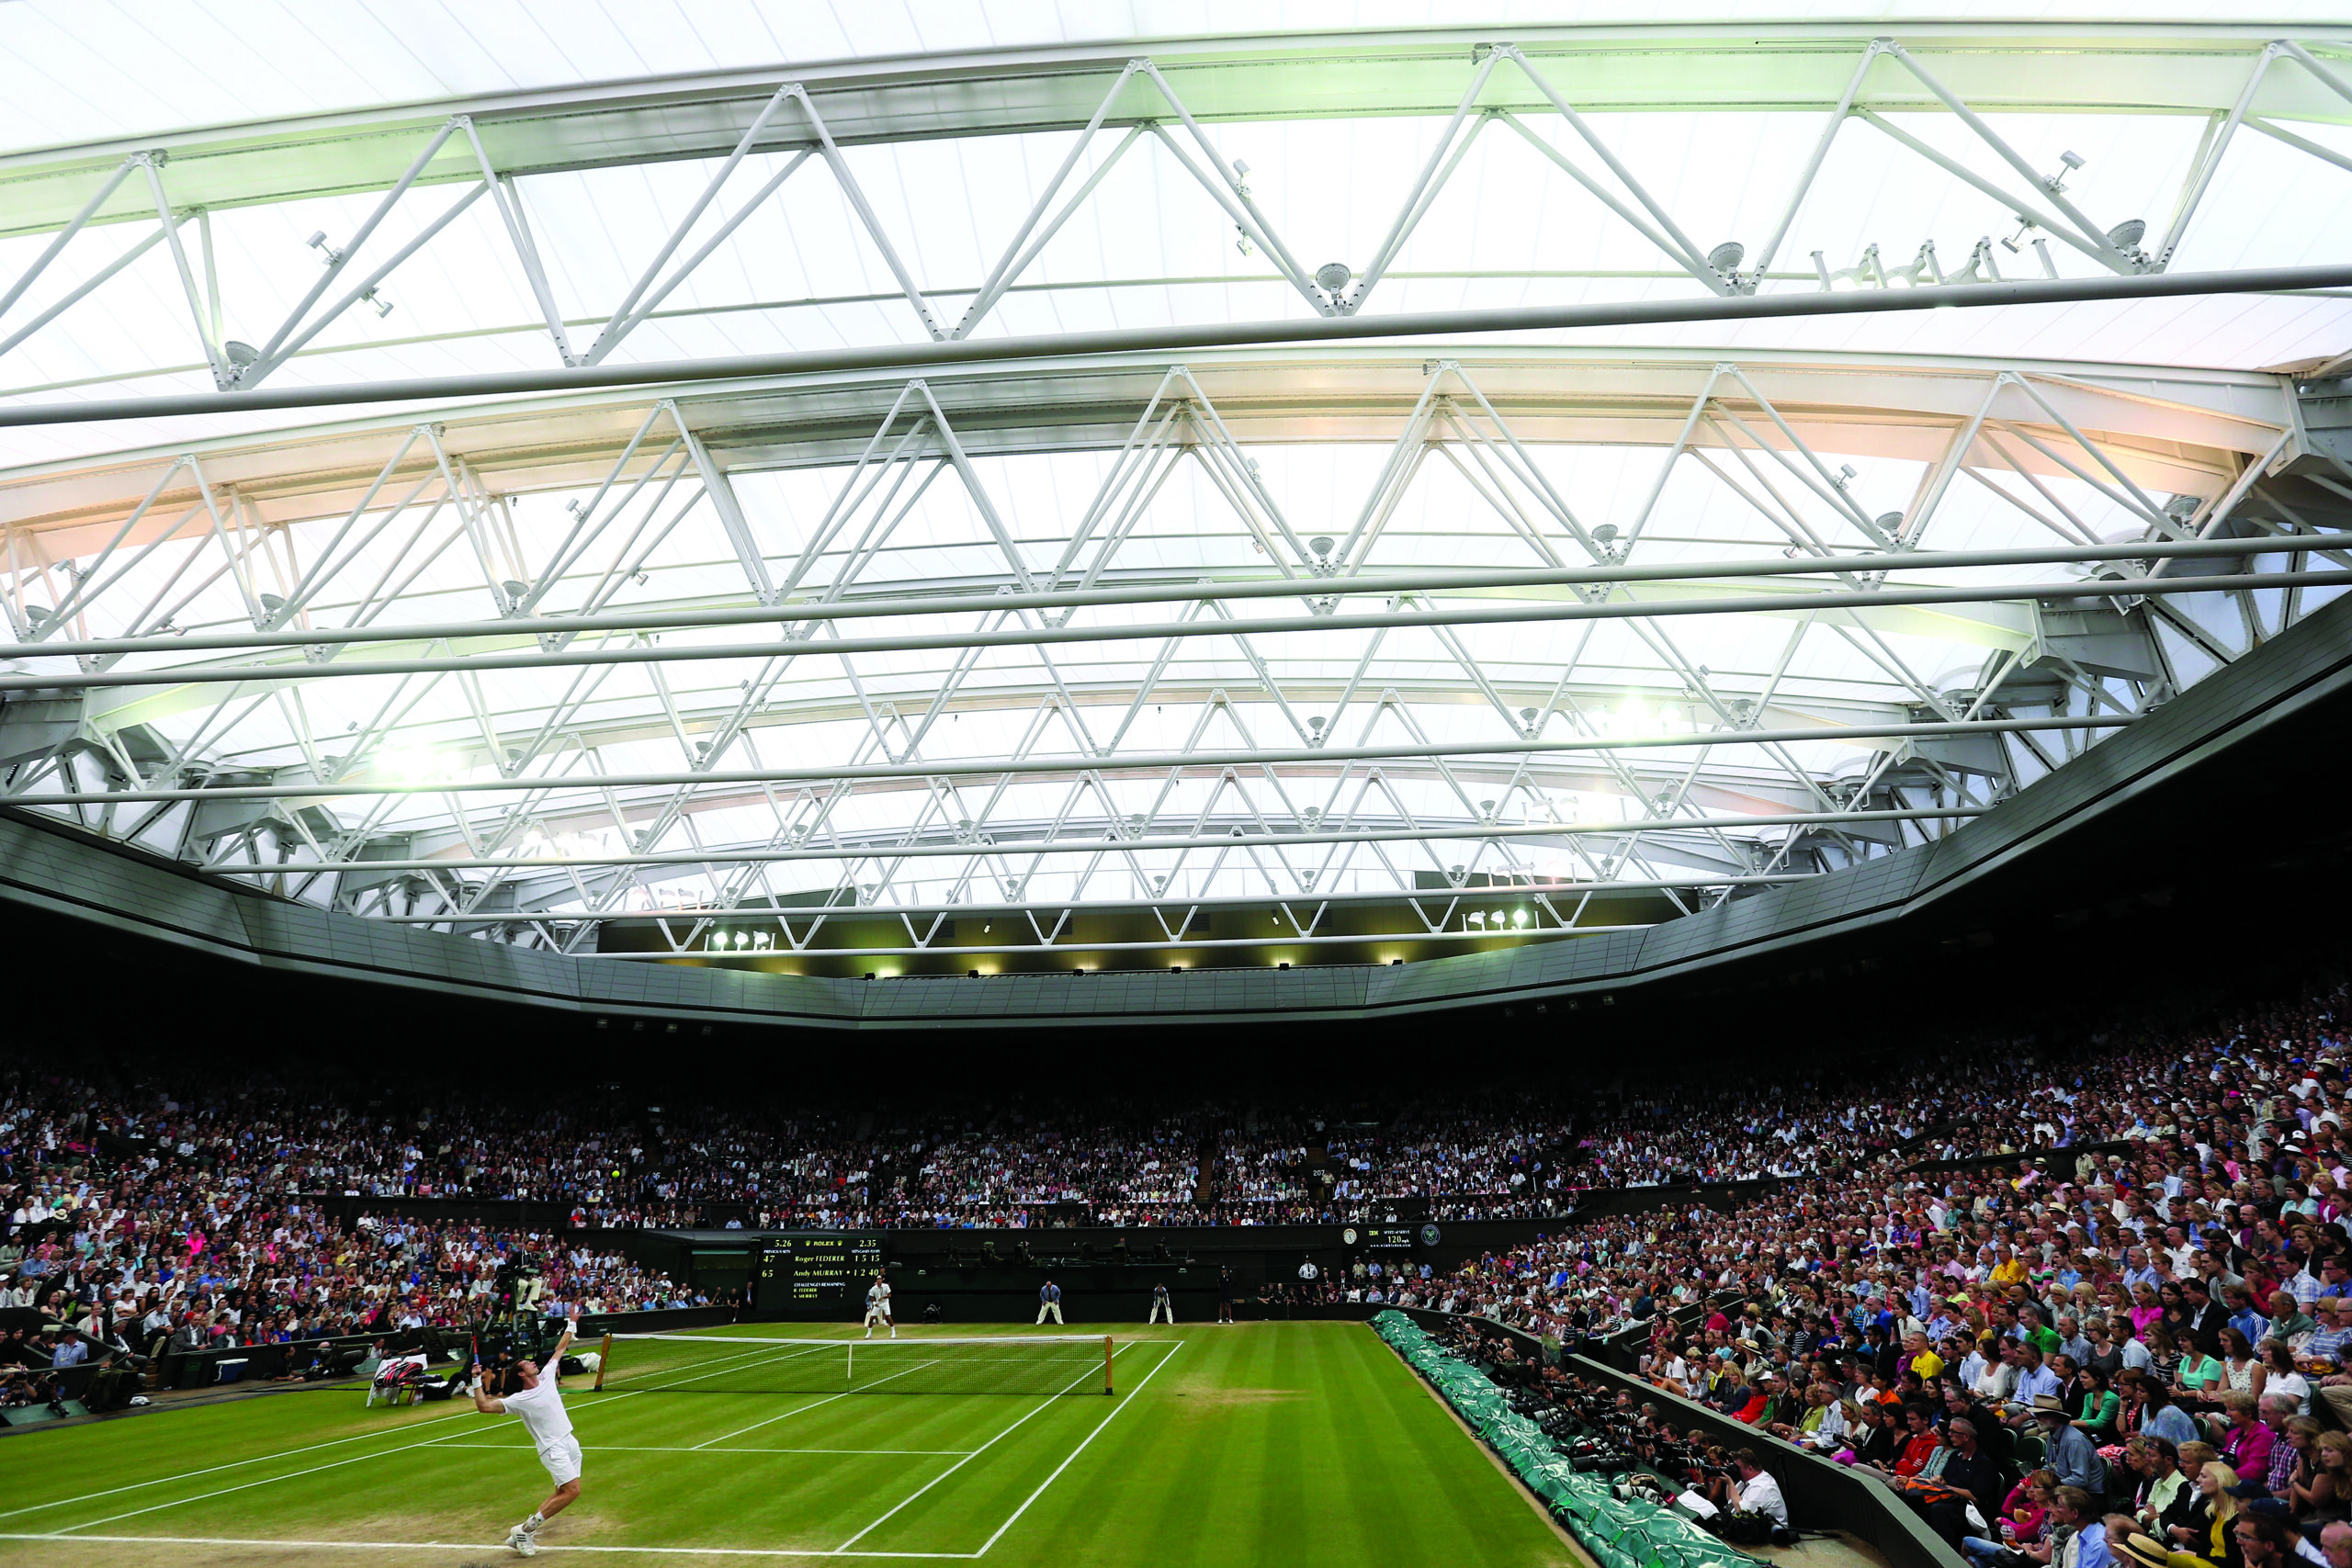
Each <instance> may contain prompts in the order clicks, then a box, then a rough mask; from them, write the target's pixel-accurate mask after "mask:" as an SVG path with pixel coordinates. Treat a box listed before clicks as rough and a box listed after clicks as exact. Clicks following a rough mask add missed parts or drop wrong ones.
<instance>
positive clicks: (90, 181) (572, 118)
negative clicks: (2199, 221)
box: [0, 21, 2352, 234]
mask: <svg viewBox="0 0 2352 1568" xmlns="http://www.w3.org/2000/svg"><path fill="white" fill-rule="evenodd" d="M2298 36H2301V37H2302V38H2304V39H2305V40H2306V41H2307V42H2308V43H2312V44H2315V45H2317V47H2318V48H2319V49H2321V50H2323V51H2326V52H2327V54H2329V55H2333V56H2337V57H2339V58H2340V55H2341V52H2342V51H2343V50H2344V49H2345V47H2346V46H2345V45H2343V44H2342V43H2330V42H2329V41H2327V40H2325V39H2324V37H2323V36H2322V35H2321V34H2320V33H2319V32H2318V31H2317V30H2316V29H2312V28H2309V27H2308V26H2296V25H2293V24H2276V25H2272V26H2268V27H2266V26H2263V25H2261V24H2259V23H2255V24H2205V25H2199V24H2186V23H2177V22H2168V23H2161V24H2147V25H2142V24H2131V23H2104V24H2102V23H2089V22H2054V23H2047V24H2035V23H2030V22H2010V21H2004V22H1988V23H1965V22H1932V23H1918V24H1907V25H1894V26H1888V25H1873V24H1870V23H1852V22H1829V23H1815V22H1769V21H1768V22H1753V23H1746V24H1739V23H1702V24H1657V25H1647V26H1639V27H1594V28H1586V27H1575V28H1569V27H1552V28H1545V27H1517V28H1476V29H1471V28H1428V29H1409V30H1390V31H1375V32H1332V33H1325V34H1306V35H1299V34H1289V35H1285V36H1283V37H1282V38H1279V39H1269V38H1265V37H1253V36H1248V35H1242V36H1228V37H1222V38H1213V37H1192V38H1172V39H1143V40H1136V41H1134V42H1127V43H1122V44H1116V45H1087V46H1077V47H1068V48H1058V49H1015V50H1001V51H966V52H962V53H952V54H928V55H922V56H916V57H909V58H901V59H875V60H861V61H848V62H810V63H809V64H806V65H796V66H789V67H786V66H776V67H771V68H766V69H762V70H756V71H739V72H725V73H695V74H688V75H679V76H673V77H663V78H646V79H639V80H634V81H622V82H612V83H597V84H587V85H580V86H575V87H567V88H561V89H556V90H548V91H537V92H526V93H512V94H501V95H492V96H478V97H470V98H449V99H443V100H438V101H435V102H429V103H416V104H409V105H401V106H393V107H386V108H382V109H371V110H362V111H356V112H352V113H347V114H337V115H322V116H308V117H301V118H289V119H284V120H277V121H273V122H265V123H262V124H250V123H247V124H238V123H234V122H231V123H227V124H222V125H218V126H213V127H208V128H200V129H196V130H185V131H177V132H171V133H165V134H160V135H154V136H142V137H136V138H127V139H122V140H119V141H107V142H101V143H82V144H64V145H59V146H54V147H50V148H42V149H38V150H31V151H27V152H17V153H14V154H10V155H8V156H6V157H5V158H0V212H5V213H6V214H7V215H8V217H7V219H6V220H5V221H0V234H9V233H19V234H20V233H39V232H44V231H50V230H54V229H58V228H61V227H62V226H64V225H66V224H67V223H69V222H71V221H72V220H74V216H75V214H76V213H78V212H80V211H81V210H82V209H84V207H85V204H86V203H87V202H88V200H89V198H90V196H91V192H92V189H93V186H95V185H96V183H97V182H98V181H99V180H101V179H103V178H104V177H105V175H107V172H108V171H110V170H111V169H113V168H114V167H115V166H116V165H117V164H119V163H120V161H121V160H122V159H123V158H125V157H126V156H129V155H131V154H135V153H140V152H148V151H150V150H162V151H164V152H166V153H167V154H168V157H169V165H170V168H171V171H172V174H171V199H172V202H173V204H174V205H175V207H183V208H185V207H210V208H220V207H232V206H241V205H249V204H254V203H260V202H270V201H285V200H295V199H300V198H305V197H322V196H335V195H345V194H351V193H355V192H362V191H375V190H382V189H384V188H386V187H389V186H391V185H393V184H394V183H395V182H396V181H398V180H399V179H400V178H401V175H402V174H403V172H404V171H406V170H407V169H408V168H409V167H410V165H411V164H412V162H413V160H414V159H415V157H416V155H417V153H418V152H419V150H420V148H421V147H422V146H423V144H424V141H425V140H426V139H427V138H429V137H430V136H431V135H432V134H433V133H434V132H435V130H438V129H439V128H440V127H441V126H443V125H444V124H446V123H447V121H448V120H449V118H451V117H453V116H464V117H469V118H470V119H471V121H472V122H473V126H474V129H475V130H476V132H477V133H478V134H479V135H480V137H481V143H482V148H483V151H484V152H486V154H487V155H488V157H489V160H490V162H491V163H492V165H493V166H494V167H495V168H497V169H498V170H499V172H500V173H502V174H505V175H533V174H548V173H555V172H559V171H564V170H573V169H583V168H597V167H611V166H615V165H626V164H644V163H656V162H666V161H672V160H677V159H687V158H715V157H720V156H723V155H725V154H726V153H727V152H729V151H730V150H731V149H732V148H733V147H734V146H735V145H736V144H737V143H738V142H739V141H741V138H742V137H743V134H744V132H745V131H746V130H750V129H751V128H752V124H753V122H754V121H755V120H756V119H757V118H759V116H760V113H761V111H762V109H763V107H765V106H766V104H767V102H768V100H769V99H770V98H771V97H772V96H773V95H774V94H775V90H776V87H777V85H778V84H779V83H781V82H786V81H790V82H797V83H800V84H802V85H805V86H806V88H807V89H808V91H809V96H810V97H811V98H812V99H813V100H814V101H815V102H816V103H818V104H819V105H820V106H821V112H822V114H823V117H824V120H825V122H826V125H827V127H828V128H829V130H830V131H831V136H832V139H833V140H834V141H836V142H840V143H851V144H854V143H860V142H871V141H910V140H929V139H935V138H941V137H953V136H987V135H1001V134H1007V133H1012V132H1019V131H1041V130H1075V129H1078V128H1080V127H1082V126H1084V125H1086V124H1087V123H1088V121H1089V119H1090V118H1091V117H1092V116H1093V115H1094V114H1095V112H1096V110H1097V108H1098V107H1099V106H1101V105H1102V103H1103V98H1104V96H1105V95H1106V94H1107V93H1108V92H1109V91H1110V90H1111V89H1112V87H1113V86H1114V85H1115V84H1117V83H1118V82H1119V80H1120V77H1121V73H1123V72H1124V71H1125V69H1126V67H1127V65H1128V63H1129V62H1131V61H1133V60H1135V59H1136V58H1138V57H1148V58H1149V59H1150V60H1151V61H1152V62H1153V63H1154V64H1155V65H1156V66H1157V67H1158V69H1159V73H1160V74H1161V75H1162V76H1164V77H1165V78H1166V79H1167V81H1168V83H1169V84H1170V86H1171V87H1172V88H1173V89H1174V91H1175V92H1176V93H1177V95H1178V96H1180V97H1181V98H1182V101H1183V104H1184V107H1185V108H1186V109H1188V110H1189V111H1190V113H1191V114H1192V115H1193V118H1197V119H1201V120H1204V121H1218V120H1237V119H1274V118H1281V119H1292V118H1366V117H1374V116H1388V115H1441V114H1447V113H1450V112H1452V111H1453V108H1454V107H1455V105H1456V103H1457V101H1458V99H1459V97H1460V95H1461V93H1462V91H1463V89H1464V86H1465V85H1467V84H1468V82H1469V80H1470V77H1471V76H1472V74H1473V73H1474V70H1475V66H1474V63H1473V58H1472V51H1474V50H1475V49H1477V48H1479V47H1480V46H1491V45H1494V44H1497V43H1511V44H1516V45H1517V46H1518V47H1519V48H1520V49H1521V51H1524V52H1525V54H1526V55H1527V56H1528V57H1529V58H1530V60H1531V61H1532V63H1533V64H1534V65H1535V66H1536V67H1537V68H1538V69H1540V70H1541V71H1542V72H1543V73H1544V75H1545V77H1546V78H1547V79H1549V80H1550V82H1551V83H1552V84H1553V85H1555V87H1556V88H1557V89H1558V90H1559V91H1561V92H1562V93H1563V94H1564V95H1565V96H1567V97H1568V98H1569V99H1570V100H1571V101H1572V102H1574V103H1575V104H1576V105H1577V107H1579V108H1580V109H1583V110H1585V111H1588V112H1596V111H1597V112H1610V111H1620V110H1631V111H1662V110H1677V109H1679V110H1717V109H1764V110H1781V111H1827V110H1830V109H1833V108H1835V107H1838V105H1839V103H1840V102H1841V101H1842V100H1843V98H1844V96H1845V95H1846V93H1847V90H1848V87H1849V83H1851V82H1852V81H1853V78H1854V75H1855V72H1856V67H1857V65H1858V64H1860V63H1861V62H1862V59H1863V52H1864V51H1866V50H1868V49H1869V48H1870V47H1871V42H1872V40H1873V39H1878V38H1882V37H1884V38H1892V39H1894V40H1896V41H1897V42H1899V43H1900V44H1901V45H1902V47H1903V48H1904V49H1905V51H1908V52H1909V53H1910V54H1911V55H1912V56H1913V57H1914V58H1916V59H1917V61H1918V62H1920V63H1921V64H1922V65H1923V66H1925V67H1926V68H1927V69H1928V70H1929V71H1931V72H1933V73H1935V75H1936V76H1937V77H1938V78H1939V80H1940V81H1941V82H1942V83H1943V84H1944V85H1946V86H1947V87H1948V88H1950V89H1951V91H1952V92H1953V93H1954V94H1956V95H1957V96H1959V97H1960V98H1962V100H1963V101H1965V102H1967V103H1968V104H1970V105H1972V106H1973V107H1976V108H1978V109H1980V110H1987V111H1993V112H2001V111H2006V110H2016V109H2030V110H2041V111H2052V110H2055V111H2066V110H2079V111H2088V112H2104V113H2127V114H2146V113H2157V114H2194V115H2204V114H2226V113H2228V112H2229V111H2230V110H2231V109H2232V108H2233V106H2234V105H2235V104H2236V103H2237V101H2238V98H2239V96H2240V95H2241V94H2242V92H2243V91H2244V89H2245V83H2246V78H2247V73H2248V71H2249V69H2250V68H2251V66H2252V64H2253V62H2255V61H2256V60H2257V59H2258V58H2260V57H2261V56H2262V53H2263V51H2264V50H2265V48H2266V47H2267V45H2268V44H2270V43H2271V42H2272V41H2273V40H2275V39H2280V38H2292V37H2298ZM2329 63H2331V64H2332V63H2334V62H2333V61H2330V62H2329ZM1121 97H1122V101H1121V102H1120V103H1119V104H1116V105H1114V106H1112V113H1111V115H1110V117H1109V118H1107V119H1106V121H1105V123H1109V124H1115V125H1125V124H1132V123H1135V122H1136V121H1137V120H1140V119H1143V118H1152V117H1155V116H1159V115H1164V114H1166V113H1168V108H1167V107H1166V104H1165V101H1164V99H1162V98H1161V97H1160V96H1159V95H1157V94H1155V93H1153V92H1151V91H1150V90H1149V89H1148V86H1147V85H1145V84H1143V83H1142V82H1140V81H1138V80H1136V79H1134V78H1130V79H1129V81H1128V83H1127V85H1126V87H1125V90H1124V91H1123V93H1122V95H1121ZM1482 102H1491V103H1493V104H1495V105H1497V106H1498V107H1508V108H1512V109H1526V110H1529V111H1532V112H1544V111H1547V110H1548V109H1549V108H1550V107H1551V106H1550V104H1549V102H1548V100H1547V99H1546V98H1545V97H1544V95H1543V94H1542V93H1541V92H1540V91H1538V90H1537V89H1536V88H1535V86H1534V85H1532V83H1530V82H1529V81H1527V80H1526V79H1525V78H1523V77H1521V76H1519V75H1517V74H1516V73H1500V72H1498V73H1495V75H1494V77H1493V79H1492V81H1491V82H1490V85H1489V96H1488V97H1487V98H1486V99H1483V100H1482ZM1856 102H1857V104H1858V105H1859V106H1860V107H1867V108H1870V109H1872V110H1875V111H1879V112H1894V113H1900V112H1908V111H1911V110H1930V111H1941V110H1942V109H1943V107H1944V106H1943V104H1942V103H1941V102H1940V101H1939V99H1938V98H1937V97H1936V96H1935V95H1934V94H1933V93H1932V92H1931V91H1930V90H1929V89H1928V87H1927V85H1925V84H1924V83H1923V82H1921V81H1920V80H1919V79H1918V78H1917V77H1916V76H1915V75H1913V74H1912V73H1908V72H1905V71H1903V70H1900V69H1899V68H1895V67H1894V66H1892V65H1891V64H1888V63H1881V64H1879V65H1877V66H1875V67H1873V69H1872V71H1871V74H1870V75H1869V77H1868V78H1867V79H1866V82H1865V84H1864V90H1863V91H1862V93H1861V94H1860V96H1858V98H1857V99H1856ZM2253 108H2254V112H2255V114H2256V115H2257V116H2260V117H2264V118H2285V119H2292V120H2317V121H2334V122H2336V123H2344V122H2346V121H2347V120H2352V104H2347V103H2346V102H2345V101H2344V100H2343V99H2342V98H2340V97H2338V96H2335V94H2333V93H2331V92H2330V91H2329V90H2328V89H2327V87H2326V86H2324V85H2323V84H2321V83H2320V82H2319V81H2318V80H2317V79H2316V78H2315V77H2313V76H2312V75H2311V74H2309V73H2304V72H2294V71H2274V72H2271V73H2267V76H2266V78H2265V80H2264V83H2263V85H2262V88H2261V91H2260V92H2259V93H2258V94H2257V96H2256V100H2255V103H2254V105H2253ZM807 136H808V133H807V131H806V130H805V129H804V128H803V127H801V126H799V125H797V124H795V123H793V122H792V121H791V120H790V118H789V117H784V118H783V121H782V122H781V123H779V124H778V125H777V126H776V127H775V134H774V140H775V143H776V144H777V145H785V146H788V145H794V144H796V143H797V142H802V141H807ZM479 177H480V167H479V164H477V163H476V162H475V161H474V159H473V156H472V149H471V147H470V146H469V145H466V144H465V143H464V139H462V138H459V139H456V144H455V145H451V146H447V147H445V148H444V149H442V151H441V153H440V155H438V156H437V157H435V159H434V160H433V161H432V162H431V163H430V164H428V166H427V167H426V168H425V169H424V171H423V173H422V174H421V175H420V176H419V179H418V182H417V183H419V184H435V183H444V182H447V181H454V180H472V179H478V178H479ZM154 215H155V209H154V205H153V197H152V194H151V193H150V192H149V190H148V189H147V188H146V186H144V184H143V182H141V181H137V180H132V181H127V182H125V184H124V186H123V187H122V188H120V189H118V190H116V191H115V192H114V193H113V194H112V195H111V196H110V197H107V199H106V200H105V201H104V202H102V203H101V204H100V205H99V207H98V208H97V209H96V211H95V213H94V214H93V215H92V218H91V221H94V222H107V221H113V220H136V219H141V218H143V219H147V220H153V217H154Z"/></svg>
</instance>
